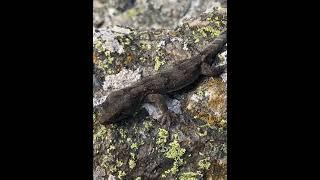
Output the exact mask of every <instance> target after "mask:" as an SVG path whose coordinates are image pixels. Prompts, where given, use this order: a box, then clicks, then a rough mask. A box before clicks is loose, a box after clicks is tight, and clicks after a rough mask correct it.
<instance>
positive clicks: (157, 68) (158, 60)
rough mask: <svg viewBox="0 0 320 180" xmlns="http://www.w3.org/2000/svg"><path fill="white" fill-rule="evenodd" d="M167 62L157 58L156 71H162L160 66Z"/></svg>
mask: <svg viewBox="0 0 320 180" xmlns="http://www.w3.org/2000/svg"><path fill="white" fill-rule="evenodd" d="M164 64H165V61H164V60H160V57H159V56H156V57H155V64H154V70H156V71H158V70H159V69H160V66H162V65H164Z"/></svg>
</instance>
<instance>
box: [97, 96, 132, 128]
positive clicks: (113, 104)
mask: <svg viewBox="0 0 320 180" xmlns="http://www.w3.org/2000/svg"><path fill="white" fill-rule="evenodd" d="M130 102H131V101H129V100H128V96H127V95H124V94H123V93H121V92H115V93H111V94H110V95H109V96H108V97H107V99H106V101H105V102H104V103H103V104H102V110H101V116H100V122H101V123H102V124H111V123H116V122H119V121H122V120H124V119H127V118H129V117H130V116H131V110H132V107H131V106H132V105H131V104H130Z"/></svg>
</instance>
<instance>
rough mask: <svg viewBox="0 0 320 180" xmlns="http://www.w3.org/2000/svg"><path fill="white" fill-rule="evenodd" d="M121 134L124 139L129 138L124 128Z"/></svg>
mask: <svg viewBox="0 0 320 180" xmlns="http://www.w3.org/2000/svg"><path fill="white" fill-rule="evenodd" d="M119 133H120V136H121V138H122V139H125V138H126V137H127V134H126V131H125V130H123V129H122V128H119Z"/></svg>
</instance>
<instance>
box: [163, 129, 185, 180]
mask: <svg viewBox="0 0 320 180" xmlns="http://www.w3.org/2000/svg"><path fill="white" fill-rule="evenodd" d="M185 152H186V150H185V149H184V148H182V147H180V144H179V143H178V135H177V134H175V135H174V140H173V141H172V142H170V143H169V149H168V151H167V152H165V157H167V158H169V159H173V160H174V162H173V166H172V167H171V168H170V169H168V170H166V171H165V172H164V173H165V174H169V173H172V174H176V173H177V172H178V171H179V167H180V166H181V165H183V163H184V161H183V159H182V156H183V155H184V153H185Z"/></svg>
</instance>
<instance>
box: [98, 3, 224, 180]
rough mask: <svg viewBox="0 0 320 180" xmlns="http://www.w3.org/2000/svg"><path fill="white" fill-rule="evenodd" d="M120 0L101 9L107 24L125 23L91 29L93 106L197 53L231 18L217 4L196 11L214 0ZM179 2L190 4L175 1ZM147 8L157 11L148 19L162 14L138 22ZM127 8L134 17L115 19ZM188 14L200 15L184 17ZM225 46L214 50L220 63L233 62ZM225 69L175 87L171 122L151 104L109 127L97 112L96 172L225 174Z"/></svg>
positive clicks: (103, 175)
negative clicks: (163, 122)
mask: <svg viewBox="0 0 320 180" xmlns="http://www.w3.org/2000/svg"><path fill="white" fill-rule="evenodd" d="M115 2H116V1H102V0H101V1H99V3H100V6H98V8H101V9H104V15H103V16H105V18H104V20H105V21H104V23H106V22H107V21H106V16H108V17H109V18H111V19H112V22H111V21H110V25H111V24H112V23H114V22H121V25H120V26H114V24H112V26H106V24H104V25H103V27H101V28H94V32H93V33H94V39H93V42H94V44H93V46H94V54H93V56H94V82H93V84H94V94H93V99H94V106H95V107H96V106H97V107H98V105H99V104H101V103H102V102H103V101H104V99H105V98H106V97H107V96H108V94H109V93H110V92H112V91H115V90H117V89H121V88H123V87H126V86H130V84H132V83H134V82H136V81H139V80H141V79H143V78H144V77H146V76H148V75H153V74H155V73H158V72H159V71H162V70H165V69H167V68H170V67H171V66H172V65H173V64H175V63H180V62H181V61H183V60H184V59H186V58H188V57H191V56H192V55H193V54H195V53H197V51H200V50H201V49H202V48H203V47H205V45H206V44H208V43H210V42H212V41H213V40H214V38H215V37H216V36H217V35H218V34H219V32H220V31H221V30H222V29H223V28H225V27H226V25H227V24H226V14H225V12H224V11H220V10H218V9H217V8H212V10H211V11H208V12H209V13H204V14H201V15H199V14H197V13H199V12H205V11H206V8H207V7H209V4H211V5H212V6H214V3H213V1H207V0H204V1H194V0H192V1H191V0H190V1H175V0H171V1H142V0H136V1H119V3H120V4H121V3H122V5H120V4H118V5H116V4H113V5H112V4H111V5H110V4H109V5H110V6H109V7H107V6H106V5H107V4H108V3H115ZM133 2H134V3H133ZM190 2H191V3H190ZM126 3H128V4H126ZM130 3H131V4H130ZM132 3H133V4H134V5H132ZM148 3H149V4H148ZM178 3H182V4H183V3H184V5H183V6H180V8H176V7H179V6H176V7H174V5H177V4H178ZM188 3H190V4H189V5H188ZM197 3H198V4H197ZM101 4H102V5H101ZM150 4H151V5H150ZM149 5H150V6H149ZM188 6H190V7H188ZM206 6H207V7H206ZM150 9H153V11H151V10H150ZM160 9H162V10H163V11H160ZM171 9H174V11H171ZM135 10H137V11H135ZM111 12H112V13H111ZM146 12H150V13H151V12H154V14H150V17H147V18H151V19H152V18H153V17H154V16H157V15H159V14H160V15H161V16H158V17H157V18H158V19H152V20H148V19H143V20H141V21H139V18H140V17H142V16H146V14H144V13H146ZM125 13H129V14H131V15H132V16H133V17H131V20H132V19H135V21H130V20H128V19H125V18H124V19H123V18H122V20H119V19H117V18H119V17H120V16H121V15H123V14H125ZM110 14H111V15H110ZM188 14H189V15H192V16H194V17H193V18H190V19H188V18H185V17H186V16H187V15H188ZM195 14H197V15H195ZM163 17H165V18H163ZM161 18H163V19H161ZM170 18H171V20H168V19H170ZM182 19H183V20H182ZM108 22H109V21H108ZM126 23H127V24H128V25H129V26H130V28H129V27H126V26H124V25H125V24H126ZM177 25H178V26H177ZM137 26H140V27H137ZM150 27H157V28H158V27H166V29H153V30H150ZM171 27H172V28H171ZM226 52H227V51H226V50H224V51H222V52H221V53H220V55H219V57H216V58H217V59H216V62H217V64H224V63H227V57H226V54H227V53H226ZM226 73H227V72H225V73H224V74H223V75H221V77H218V78H210V77H203V78H201V79H199V81H198V82H195V83H194V84H193V85H191V86H189V87H187V88H185V89H182V90H179V91H178V92H175V93H173V94H169V95H168V96H167V104H168V107H169V110H171V111H172V113H174V114H176V115H177V116H176V117H175V119H174V120H173V121H174V123H172V126H170V127H163V126H161V124H160V122H159V120H158V119H159V113H158V110H157V109H156V108H155V107H154V106H153V105H152V104H144V105H143V106H141V107H140V109H139V111H137V112H136V114H135V116H134V117H133V118H132V119H130V120H128V121H123V122H120V123H118V124H112V125H108V126H103V125H101V124H99V121H98V118H99V114H98V113H96V112H98V111H95V113H94V129H93V131H94V132H93V134H94V137H93V140H94V144H93V145H94V165H93V166H94V169H95V171H94V179H97V180H98V179H99V180H100V179H192V178H193V179H226V170H227V163H226V159H227V151H226V150H227V145H226V143H227V136H226V135H227V132H226V124H227V116H226V108H227V107H226V97H227V94H226V89H227V86H226V81H227V79H226Z"/></svg>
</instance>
